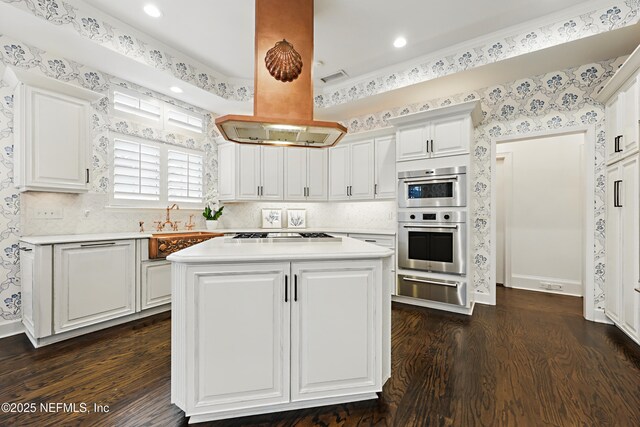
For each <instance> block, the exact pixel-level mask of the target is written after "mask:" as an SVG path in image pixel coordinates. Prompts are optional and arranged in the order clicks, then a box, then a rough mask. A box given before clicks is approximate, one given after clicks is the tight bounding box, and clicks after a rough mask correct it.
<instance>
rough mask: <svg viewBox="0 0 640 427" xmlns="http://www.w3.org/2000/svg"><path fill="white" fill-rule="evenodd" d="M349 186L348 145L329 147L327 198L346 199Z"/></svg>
mask: <svg viewBox="0 0 640 427" xmlns="http://www.w3.org/2000/svg"><path fill="white" fill-rule="evenodd" d="M348 186H349V145H347V144H343V145H337V146H335V147H331V148H329V200H346V199H348V198H349V196H348V195H347V191H348V188H347V187H348Z"/></svg>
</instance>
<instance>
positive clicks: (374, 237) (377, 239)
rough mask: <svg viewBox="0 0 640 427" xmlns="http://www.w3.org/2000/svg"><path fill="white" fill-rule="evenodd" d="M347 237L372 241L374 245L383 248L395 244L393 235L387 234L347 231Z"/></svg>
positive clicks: (392, 246)
mask: <svg viewBox="0 0 640 427" xmlns="http://www.w3.org/2000/svg"><path fill="white" fill-rule="evenodd" d="M349 237H351V238H354V239H358V240H362V241H363V242H367V243H373V244H374V245H378V246H384V247H385V248H394V247H395V246H396V243H395V242H396V239H395V237H394V236H387V235H382V234H359V233H355V234H354V233H349Z"/></svg>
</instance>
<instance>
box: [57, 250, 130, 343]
mask: <svg viewBox="0 0 640 427" xmlns="http://www.w3.org/2000/svg"><path fill="white" fill-rule="evenodd" d="M135 254H136V251H135V240H117V241H111V242H87V243H70V244H63V245H54V250H53V259H54V268H53V271H54V275H53V300H54V307H55V309H54V316H53V332H54V333H60V332H66V331H70V330H73V329H77V328H81V327H83V326H89V325H94V324H96V323H101V322H104V321H107V320H110V319H114V318H117V317H122V316H126V315H128V314H133V313H135V312H136V294H135V291H136V256H135Z"/></svg>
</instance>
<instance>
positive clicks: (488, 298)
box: [474, 292, 496, 305]
mask: <svg viewBox="0 0 640 427" xmlns="http://www.w3.org/2000/svg"><path fill="white" fill-rule="evenodd" d="M474 297H475V299H476V303H478V304H484V305H496V299H495V297H494V296H492V295H491V294H485V293H482V294H481V293H478V292H476V293H475V294H474Z"/></svg>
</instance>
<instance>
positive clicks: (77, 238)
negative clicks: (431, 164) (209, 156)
mask: <svg viewBox="0 0 640 427" xmlns="http://www.w3.org/2000/svg"><path fill="white" fill-rule="evenodd" d="M192 231H212V232H215V233H260V232H265V233H272V232H281V231H284V232H302V233H304V232H310V233H316V232H325V233H342V234H344V233H351V234H380V235H387V236H393V235H395V234H396V233H395V231H393V230H381V229H380V230H372V229H357V228H349V229H346V228H343V229H336V228H278V229H275V228H269V229H267V228H228V229H224V228H220V229H216V230H203V229H198V230H192ZM185 232H187V231H186V230H180V231H163V232H144V233H140V232H138V231H129V232H124V233H97V234H57V235H51V236H23V237H21V238H20V241H21V242H24V243H29V244H32V245H55V244H61V243H77V242H97V241H102V240H127V239H148V238H150V237H151V235H152V234H171V233H185Z"/></svg>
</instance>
